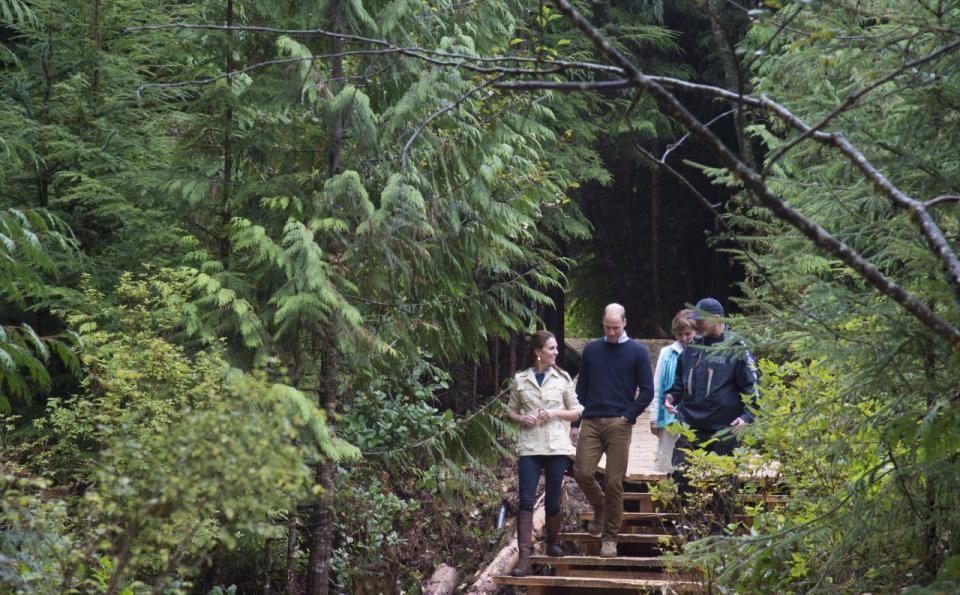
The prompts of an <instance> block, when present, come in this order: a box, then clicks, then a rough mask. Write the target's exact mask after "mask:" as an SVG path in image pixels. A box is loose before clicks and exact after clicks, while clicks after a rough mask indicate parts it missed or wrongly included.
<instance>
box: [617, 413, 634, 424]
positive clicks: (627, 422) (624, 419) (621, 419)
mask: <svg viewBox="0 0 960 595" xmlns="http://www.w3.org/2000/svg"><path fill="white" fill-rule="evenodd" d="M620 421H622V422H623V423H625V424H627V425H628V426H632V425H633V422H632V421H630V420H629V419H627V418H625V417H624V416H622V415H621V416H620Z"/></svg>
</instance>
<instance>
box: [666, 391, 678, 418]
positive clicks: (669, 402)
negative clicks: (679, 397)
mask: <svg viewBox="0 0 960 595" xmlns="http://www.w3.org/2000/svg"><path fill="white" fill-rule="evenodd" d="M663 406H664V407H666V408H667V412H668V413H670V414H671V415H676V414H677V408H676V407H674V406H673V395H667V396H665V397H664V398H663Z"/></svg>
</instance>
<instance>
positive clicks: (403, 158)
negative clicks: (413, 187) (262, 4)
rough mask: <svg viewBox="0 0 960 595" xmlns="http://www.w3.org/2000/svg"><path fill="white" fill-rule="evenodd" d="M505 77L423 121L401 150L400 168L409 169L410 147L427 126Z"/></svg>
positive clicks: (465, 94)
mask: <svg viewBox="0 0 960 595" xmlns="http://www.w3.org/2000/svg"><path fill="white" fill-rule="evenodd" d="M504 76H506V75H505V74H501V75H500V76H497V77H495V78H492V79H490V80H488V81H486V82H484V83H483V84H481V85H476V86H475V87H473V88H472V89H470V90H469V91H467V92H466V93H463V94H462V95H460V97H457V98H456V100H454V101H452V102H450V103H449V104H448V105H447V106H446V107H444V108H443V109H441V110H439V111H436V112H434V113H432V114H430V115H429V116H427V117H426V118H424V119H423V121H421V122H420V125H419V126H417V129H416V130H414V131H413V134H411V135H410V138H409V139H407V142H406V143H404V145H403V149H401V151H400V167H401V169H404V170H405V169H407V153H408V152H409V150H410V145H412V144H413V141H415V140H416V139H417V137H418V136H420V133H421V132H423V129H424V128H426V127H427V125H429V124H430V122H433V121H434V120H436V119H437V118H439V117H440V116H442V115H443V114H445V113H447V112H449V111H452V110H454V109H456V108H457V106H459V105H460V104H461V103H463V102H464V101H466V100H467V99H469V98H470V97H471V96H472V95H474V94H476V93H478V92H480V91H482V90H483V89H486V88H487V87H489V86H490V85H495V84H496V83H497V81H499V80H500V79H502V78H503V77H504Z"/></svg>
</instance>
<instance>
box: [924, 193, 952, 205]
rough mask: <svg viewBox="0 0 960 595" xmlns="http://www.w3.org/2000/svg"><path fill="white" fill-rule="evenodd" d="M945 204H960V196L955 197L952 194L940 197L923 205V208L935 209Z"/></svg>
mask: <svg viewBox="0 0 960 595" xmlns="http://www.w3.org/2000/svg"><path fill="white" fill-rule="evenodd" d="M944 202H960V196H955V195H950V194H948V195H946V196H938V197H936V198H931V199H930V200H928V201H927V202H925V203H923V206H924V207H926V208H928V209H929V208H930V207H934V206H936V205H938V204H940V203H944Z"/></svg>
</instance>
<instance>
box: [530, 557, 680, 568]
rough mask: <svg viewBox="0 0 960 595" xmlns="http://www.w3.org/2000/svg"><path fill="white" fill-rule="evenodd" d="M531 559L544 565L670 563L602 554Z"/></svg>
mask: <svg viewBox="0 0 960 595" xmlns="http://www.w3.org/2000/svg"><path fill="white" fill-rule="evenodd" d="M530 561H531V562H533V563H534V564H541V565H543V566H626V567H637V568H661V567H663V566H666V565H667V564H668V563H669V562H668V560H666V559H665V558H650V557H640V556H617V557H616V558H602V557H600V556H557V557H553V556H530Z"/></svg>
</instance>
